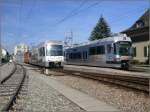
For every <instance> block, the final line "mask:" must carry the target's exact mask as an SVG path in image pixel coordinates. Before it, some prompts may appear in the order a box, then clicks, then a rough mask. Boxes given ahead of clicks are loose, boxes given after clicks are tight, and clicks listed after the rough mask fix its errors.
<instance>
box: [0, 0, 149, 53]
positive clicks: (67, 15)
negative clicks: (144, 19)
mask: <svg viewBox="0 0 150 112" xmlns="http://www.w3.org/2000/svg"><path fill="white" fill-rule="evenodd" d="M0 3H1V10H0V11H1V12H0V14H1V17H2V22H1V27H2V44H3V46H4V47H5V48H6V49H8V50H9V51H12V50H13V47H14V45H16V44H18V43H26V44H28V45H33V44H34V45H36V44H38V43H39V42H42V41H45V40H62V41H64V39H65V37H66V36H69V34H70V31H72V32H73V42H74V43H81V42H86V41H88V38H89V36H90V34H91V31H92V29H93V28H94V26H95V25H96V23H97V21H98V19H99V17H100V16H101V15H103V16H104V18H105V19H106V21H107V23H108V25H109V26H110V28H111V31H112V32H113V33H117V32H120V31H122V30H125V29H127V28H129V27H130V26H131V25H132V24H133V23H134V22H135V21H136V20H137V19H138V18H139V17H140V16H141V15H142V14H143V13H144V12H145V11H146V10H147V9H148V7H149V1H148V0H0Z"/></svg>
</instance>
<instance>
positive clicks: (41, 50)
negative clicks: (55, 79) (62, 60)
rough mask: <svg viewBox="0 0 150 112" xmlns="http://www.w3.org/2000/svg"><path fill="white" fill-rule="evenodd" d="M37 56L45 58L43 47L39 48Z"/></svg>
mask: <svg viewBox="0 0 150 112" xmlns="http://www.w3.org/2000/svg"><path fill="white" fill-rule="evenodd" d="M39 55H40V56H45V48H44V47H41V48H40V49H39Z"/></svg>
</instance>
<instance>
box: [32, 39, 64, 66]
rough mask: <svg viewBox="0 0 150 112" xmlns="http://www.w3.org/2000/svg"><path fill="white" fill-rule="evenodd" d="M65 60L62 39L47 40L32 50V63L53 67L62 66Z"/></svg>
mask: <svg viewBox="0 0 150 112" xmlns="http://www.w3.org/2000/svg"><path fill="white" fill-rule="evenodd" d="M63 61H64V57H63V42H62V41H46V42H43V43H41V44H39V45H38V46H37V47H35V48H33V49H32V51H31V59H30V63H31V64H35V65H39V66H44V67H53V66H55V65H59V66H62V63H63Z"/></svg>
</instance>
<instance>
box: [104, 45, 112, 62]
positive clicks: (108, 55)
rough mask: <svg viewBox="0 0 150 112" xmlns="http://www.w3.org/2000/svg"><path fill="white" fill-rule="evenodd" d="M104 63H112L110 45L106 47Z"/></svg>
mask: <svg viewBox="0 0 150 112" xmlns="http://www.w3.org/2000/svg"><path fill="white" fill-rule="evenodd" d="M106 53H107V54H106V63H111V62H112V61H113V47H112V45H111V44H107V45H106Z"/></svg>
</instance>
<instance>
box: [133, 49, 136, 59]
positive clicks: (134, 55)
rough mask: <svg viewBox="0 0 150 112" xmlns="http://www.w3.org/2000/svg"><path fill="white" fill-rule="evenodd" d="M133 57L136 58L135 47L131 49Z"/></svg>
mask: <svg viewBox="0 0 150 112" xmlns="http://www.w3.org/2000/svg"><path fill="white" fill-rule="evenodd" d="M133 57H136V47H133Z"/></svg>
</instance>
